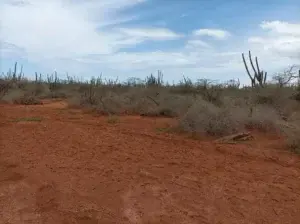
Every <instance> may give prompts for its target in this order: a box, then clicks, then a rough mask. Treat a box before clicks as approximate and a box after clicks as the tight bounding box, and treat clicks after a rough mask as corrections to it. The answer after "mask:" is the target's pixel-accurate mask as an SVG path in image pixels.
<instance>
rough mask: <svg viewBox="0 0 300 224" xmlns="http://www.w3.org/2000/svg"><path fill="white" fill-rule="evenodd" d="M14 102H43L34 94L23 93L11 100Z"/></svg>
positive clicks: (27, 103) (25, 103)
mask: <svg viewBox="0 0 300 224" xmlns="http://www.w3.org/2000/svg"><path fill="white" fill-rule="evenodd" d="M13 103H14V104H21V105H41V104H43V103H42V102H41V101H40V100H39V99H38V98H37V97H36V96H34V95H24V96H22V97H19V98H15V99H14V100H13Z"/></svg>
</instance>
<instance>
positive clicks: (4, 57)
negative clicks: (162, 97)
mask: <svg viewBox="0 0 300 224" xmlns="http://www.w3.org/2000/svg"><path fill="white" fill-rule="evenodd" d="M248 50H251V52H252V55H253V56H258V60H259V64H260V67H261V68H262V69H264V70H266V71H268V73H269V74H270V76H271V74H273V73H275V72H278V71H282V70H283V69H285V68H286V67H288V66H290V65H292V64H300V3H299V0H284V1H283V0H264V1H261V0H243V1H241V0H226V1H224V0H0V72H7V71H8V69H9V68H12V67H13V65H14V63H15V62H18V63H19V64H22V65H23V71H24V73H25V76H27V77H30V78H32V77H34V73H35V72H41V73H42V74H51V73H53V72H54V71H56V72H57V73H58V74H59V75H60V76H61V77H62V78H64V77H65V76H66V74H67V73H68V74H69V75H71V76H76V77H79V78H82V79H89V78H91V77H92V76H99V75H100V74H102V75H103V77H105V78H109V79H116V78H119V80H126V79H127V78H130V77H137V78H142V79H143V78H145V77H146V76H148V75H149V74H150V73H153V74H156V72H157V70H161V71H162V72H163V74H164V80H166V81H169V82H172V81H174V82H177V81H179V80H181V79H182V77H183V76H185V77H189V78H190V79H192V80H197V79H201V78H207V79H212V80H220V81H225V80H229V79H240V81H241V83H245V84H246V83H248V82H249V80H248V76H247V74H246V72H245V68H244V65H243V61H242V57H241V53H243V52H244V53H245V54H246V55H247V52H248Z"/></svg>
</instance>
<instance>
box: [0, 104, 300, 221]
mask: <svg viewBox="0 0 300 224" xmlns="http://www.w3.org/2000/svg"><path fill="white" fill-rule="evenodd" d="M65 106H66V105H65V104H64V103H62V102H55V103H49V104H45V105H38V106H11V105H0V223H7V224H8V223H11V224H19V223H43V224H44V223H45V224H48V223H49V224H50V223H57V224H58V223H65V224H67V223H78V224H88V223H91V224H92V223H95V224H96V223H143V224H144V223H145V224H146V223H147V224H148V223H152V224H153V223H183V224H184V223H230V224H234V223H237V224H242V223H247V224H249V223H272V224H275V223H280V224H283V223H295V224H296V223H299V220H300V159H299V157H297V156H294V155H290V154H287V153H283V152H282V151H280V150H279V148H280V147H281V142H280V139H279V138H277V137H272V136H255V139H256V141H252V142H250V143H247V144H246V143H244V144H239V145H225V144H216V143H213V142H211V141H208V140H207V141H204V140H201V141H199V140H192V139H188V138H186V137H184V136H178V135H175V134H170V133H166V132H164V129H165V127H166V126H167V124H168V123H170V122H172V121H170V120H168V119H162V118H160V119H154V118H140V117H120V118H111V120H108V118H107V117H95V116H93V115H90V114H85V113H82V112H81V111H79V110H71V109H66V108H65ZM297 220H298V221H297Z"/></svg>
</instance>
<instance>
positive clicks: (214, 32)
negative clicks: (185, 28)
mask: <svg viewBox="0 0 300 224" xmlns="http://www.w3.org/2000/svg"><path fill="white" fill-rule="evenodd" d="M193 35H195V36H209V37H213V38H215V39H219V40H223V39H226V38H227V37H229V36H230V35H231V34H230V33H229V32H228V31H226V30H220V29H198V30H195V31H194V32H193Z"/></svg>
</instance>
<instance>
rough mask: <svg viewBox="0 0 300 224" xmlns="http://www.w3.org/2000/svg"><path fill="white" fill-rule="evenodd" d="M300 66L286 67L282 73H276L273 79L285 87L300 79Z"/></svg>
mask: <svg viewBox="0 0 300 224" xmlns="http://www.w3.org/2000/svg"><path fill="white" fill-rule="evenodd" d="M298 68H299V66H297V65H292V66H290V67H289V68H287V69H285V70H284V71H283V72H282V73H277V74H275V75H274V76H273V77H272V79H273V80H274V81H275V82H276V83H277V84H278V86H279V87H284V86H286V85H289V84H290V83H291V82H292V81H294V80H296V79H298V82H299V80H300V69H299V70H298Z"/></svg>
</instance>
